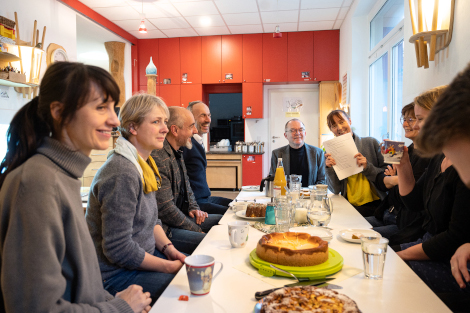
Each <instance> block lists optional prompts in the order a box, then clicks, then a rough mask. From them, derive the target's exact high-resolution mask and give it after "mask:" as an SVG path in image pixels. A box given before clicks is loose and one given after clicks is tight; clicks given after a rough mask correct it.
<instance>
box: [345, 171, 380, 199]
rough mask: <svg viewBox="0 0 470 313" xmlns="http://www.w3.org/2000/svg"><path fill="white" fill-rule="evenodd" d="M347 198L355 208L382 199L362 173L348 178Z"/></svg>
mask: <svg viewBox="0 0 470 313" xmlns="http://www.w3.org/2000/svg"><path fill="white" fill-rule="evenodd" d="M347 196H348V201H349V203H351V204H352V205H355V206H361V205H364V204H366V203H369V202H372V201H375V200H379V199H380V198H379V196H378V195H377V192H376V191H375V189H374V187H373V186H371V185H370V183H369V181H368V180H367V177H365V176H364V174H362V173H359V174H356V175H353V176H349V177H348V183H347Z"/></svg>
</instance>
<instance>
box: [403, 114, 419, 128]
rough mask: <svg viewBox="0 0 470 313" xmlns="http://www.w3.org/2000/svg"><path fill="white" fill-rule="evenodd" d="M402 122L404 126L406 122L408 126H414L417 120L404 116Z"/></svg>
mask: <svg viewBox="0 0 470 313" xmlns="http://www.w3.org/2000/svg"><path fill="white" fill-rule="evenodd" d="M400 122H401V124H402V125H403V124H404V123H405V122H407V123H408V125H410V126H413V125H414V124H415V122H416V119H415V118H412V117H403V116H402V117H401V118H400Z"/></svg>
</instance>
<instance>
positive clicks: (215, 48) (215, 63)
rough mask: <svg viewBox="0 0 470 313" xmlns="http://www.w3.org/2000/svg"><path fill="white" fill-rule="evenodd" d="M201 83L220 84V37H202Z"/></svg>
mask: <svg viewBox="0 0 470 313" xmlns="http://www.w3.org/2000/svg"><path fill="white" fill-rule="evenodd" d="M201 52H202V57H201V66H202V83H203V84H218V83H221V82H222V81H221V77H220V73H221V71H222V37H221V36H205V37H202V49H201Z"/></svg>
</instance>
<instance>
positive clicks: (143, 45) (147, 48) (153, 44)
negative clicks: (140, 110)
mask: <svg viewBox="0 0 470 313" xmlns="http://www.w3.org/2000/svg"><path fill="white" fill-rule="evenodd" d="M138 44H139V49H138V52H137V54H138V56H139V62H138V63H139V86H147V77H145V68H146V67H147V65H148V64H149V63H150V57H152V60H153V64H155V66H156V67H157V75H158V74H159V73H158V39H138ZM157 81H158V80H157Z"/></svg>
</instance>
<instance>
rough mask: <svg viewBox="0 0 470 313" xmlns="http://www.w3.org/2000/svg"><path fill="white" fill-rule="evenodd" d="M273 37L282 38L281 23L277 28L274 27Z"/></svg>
mask: <svg viewBox="0 0 470 313" xmlns="http://www.w3.org/2000/svg"><path fill="white" fill-rule="evenodd" d="M273 37H274V38H282V33H281V27H279V25H276V28H274V33H273Z"/></svg>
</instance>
